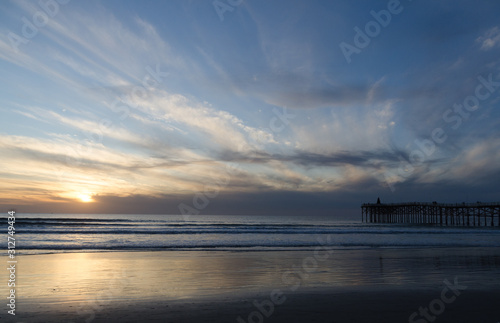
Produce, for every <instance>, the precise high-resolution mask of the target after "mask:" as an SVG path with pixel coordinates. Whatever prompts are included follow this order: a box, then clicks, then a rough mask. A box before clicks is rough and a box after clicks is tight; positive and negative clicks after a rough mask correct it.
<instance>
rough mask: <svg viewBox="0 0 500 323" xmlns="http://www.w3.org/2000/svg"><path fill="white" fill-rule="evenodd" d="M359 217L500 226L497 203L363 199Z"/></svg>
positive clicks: (380, 219) (369, 219)
mask: <svg viewBox="0 0 500 323" xmlns="http://www.w3.org/2000/svg"><path fill="white" fill-rule="evenodd" d="M361 221H362V222H366V223H411V224H436V225H451V226H492V227H493V226H498V227H500V203H481V202H477V203H460V204H459V203H456V204H445V203H437V202H432V203H422V202H410V203H389V204H384V203H380V199H377V203H364V204H362V205H361Z"/></svg>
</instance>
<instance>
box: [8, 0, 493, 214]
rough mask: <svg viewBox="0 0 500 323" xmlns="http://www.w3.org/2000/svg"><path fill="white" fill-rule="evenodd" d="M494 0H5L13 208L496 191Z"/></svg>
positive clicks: (175, 205) (258, 208) (284, 202)
mask: <svg viewBox="0 0 500 323" xmlns="http://www.w3.org/2000/svg"><path fill="white" fill-rule="evenodd" d="M499 12H500V2H498V1H474V2H473V1H457V0H443V1H431V0H427V1H425V0H414V1H410V0H401V1H396V0H389V1H373V0H359V1H319V0H318V1H314V0H307V1H305V0H301V1H299V0H273V1H269V0H265V1H264V0H253V1H250V0H245V1H241V0H216V1H211V0H207V1H190V0H171V1H118V0H109V1H96V0H90V1H77V0H71V1H68V0H58V1H56V0H42V1H1V2H0V71H1V73H0V85H1V86H0V115H1V117H0V154H1V156H2V158H1V159H0V206H1V208H2V209H4V211H6V210H8V209H12V208H15V209H16V210H17V211H18V212H30V213H59V212H69V213H137V214H141V213H157V214H264V215H274V214H300V215H307V214H326V215H329V214H331V215H332V216H337V217H357V216H360V214H361V212H360V205H361V203H364V202H375V201H376V199H377V197H380V198H381V200H382V202H387V203H389V202H393V203H397V202H407V201H423V202H430V201H438V202H447V203H454V202H462V201H465V202H476V201H483V202H486V201H488V202H492V201H500V194H499V193H500V187H499V186H498V180H499V179H500V133H499V129H500V127H499V126H500V111H499V106H500V55H499V54H500V22H499V20H498V13H499Z"/></svg>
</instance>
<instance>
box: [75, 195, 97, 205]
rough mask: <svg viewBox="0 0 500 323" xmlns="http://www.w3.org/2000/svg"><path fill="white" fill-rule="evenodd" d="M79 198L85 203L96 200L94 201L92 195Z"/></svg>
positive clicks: (79, 196)
mask: <svg viewBox="0 0 500 323" xmlns="http://www.w3.org/2000/svg"><path fill="white" fill-rule="evenodd" d="M78 198H79V199H80V201H82V202H84V203H89V202H94V200H93V199H92V195H90V194H80V195H78Z"/></svg>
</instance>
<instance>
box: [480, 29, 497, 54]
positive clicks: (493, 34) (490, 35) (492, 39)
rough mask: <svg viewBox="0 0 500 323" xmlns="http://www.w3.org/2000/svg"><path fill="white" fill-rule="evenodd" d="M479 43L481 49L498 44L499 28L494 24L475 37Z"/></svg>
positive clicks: (486, 49) (490, 47)
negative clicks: (481, 34)
mask: <svg viewBox="0 0 500 323" xmlns="http://www.w3.org/2000/svg"><path fill="white" fill-rule="evenodd" d="M476 42H478V43H480V44H481V50H484V51H488V50H491V49H493V48H495V47H497V46H498V45H500V29H499V28H498V27H497V26H495V27H493V28H491V29H489V30H488V31H486V32H485V33H484V35H483V36H480V37H478V38H477V39H476Z"/></svg>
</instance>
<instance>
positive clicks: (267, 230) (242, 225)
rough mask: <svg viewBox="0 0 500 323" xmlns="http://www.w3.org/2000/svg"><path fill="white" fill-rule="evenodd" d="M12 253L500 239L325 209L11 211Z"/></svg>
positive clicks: (495, 232)
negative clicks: (344, 217) (303, 212)
mask: <svg viewBox="0 0 500 323" xmlns="http://www.w3.org/2000/svg"><path fill="white" fill-rule="evenodd" d="M15 229H16V253H17V254H46V253H67V252H104V251H150V250H183V251H189V250H196V251H207V250H214V251H282V250H283V251H308V250H313V249H314V248H315V247H316V246H318V245H320V244H321V245H328V246H330V247H332V248H335V249H367V248H421V247H426V248H438V247H500V229H499V228H495V227H456V226H455V227H441V226H423V225H404V224H373V223H361V221H360V220H357V221H340V220H337V219H335V218H333V217H325V216H314V215H307V216H241V215H237V216H228V215H224V216H216V215H199V216H191V217H190V218H189V219H187V220H186V219H184V218H183V217H182V216H180V215H146V214H133V215H132V214H127V215H125V214H122V215H117V214H22V213H18V214H16V224H15Z"/></svg>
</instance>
